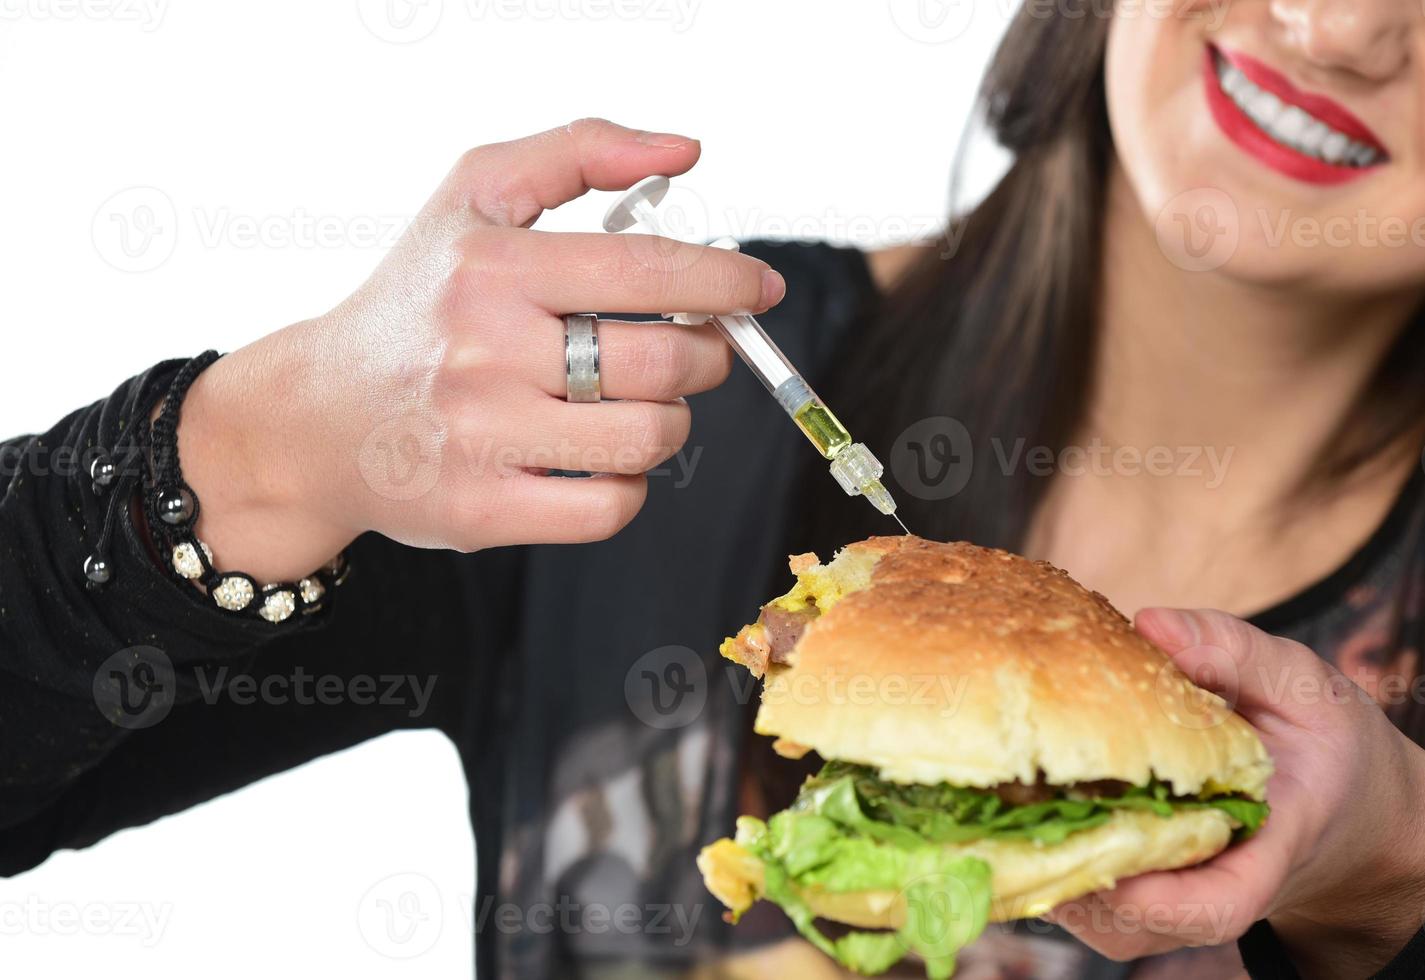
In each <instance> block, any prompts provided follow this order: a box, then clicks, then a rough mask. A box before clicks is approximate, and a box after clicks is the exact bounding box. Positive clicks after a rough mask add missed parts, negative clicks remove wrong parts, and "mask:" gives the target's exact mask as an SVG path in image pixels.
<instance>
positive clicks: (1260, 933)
mask: <svg viewBox="0 0 1425 980" xmlns="http://www.w3.org/2000/svg"><path fill="white" fill-rule="evenodd" d="M1237 949H1238V950H1239V951H1240V952H1241V954H1242V963H1243V965H1244V966H1246V967H1247V974H1248V976H1250V977H1251V978H1252V980H1301V974H1299V973H1297V971H1296V967H1294V966H1292V964H1291V959H1290V957H1288V956H1287V953H1286V949H1285V948H1284V947H1283V946H1282V944H1281V940H1280V939H1278V938H1277V934H1276V931H1275V930H1273V929H1272V926H1271V923H1270V922H1267V921H1266V920H1263V921H1261V922H1258V923H1256V924H1255V925H1253V926H1252V928H1250V929H1248V930H1247V933H1246V935H1244V936H1243V937H1242V938H1241V939H1239V940H1237ZM1418 977H1425V929H1421V930H1420V931H1419V932H1417V933H1416V934H1415V935H1414V936H1412V937H1410V942H1408V943H1406V944H1405V948H1404V949H1402V950H1401V951H1400V952H1399V953H1398V954H1396V957H1395V959H1393V960H1391V961H1390V962H1389V963H1388V964H1386V966H1385V968H1384V969H1382V970H1381V971H1380V972H1378V973H1376V974H1375V977H1374V980H1415V978H1418Z"/></svg>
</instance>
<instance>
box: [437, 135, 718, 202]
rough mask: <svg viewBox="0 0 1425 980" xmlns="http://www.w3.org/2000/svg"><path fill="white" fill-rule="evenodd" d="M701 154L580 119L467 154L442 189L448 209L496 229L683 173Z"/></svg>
mask: <svg viewBox="0 0 1425 980" xmlns="http://www.w3.org/2000/svg"><path fill="white" fill-rule="evenodd" d="M701 152H702V150H701V147H700V146H699V144H698V141H697V140H695V139H692V138H690V137H687V136H677V135H674V134H671V133H651V132H646V131H644V130H637V129H629V128H627V127H626V126H619V125H617V124H616V123H611V122H609V121H608V120H607V119H579V120H576V121H575V122H572V123H570V124H569V125H567V126H560V127H558V128H556V129H551V130H549V131H547V132H544V133H539V134H537V135H535V136H527V137H525V138H524V139H517V140H511V141H509V142H507V143H493V144H490V145H488V146H480V147H476V148H475V149H473V150H470V151H469V152H468V153H466V154H465V155H464V156H463V157H461V158H460V162H459V163H457V164H456V166H455V169H454V170H453V171H452V172H451V174H450V176H449V177H448V178H447V179H446V183H445V185H444V187H445V190H446V192H447V194H448V195H449V198H450V203H451V204H454V205H464V206H467V207H471V208H473V209H475V210H476V211H477V212H479V213H480V214H481V215H482V216H483V217H484V218H485V219H486V220H488V221H490V222H491V223H493V224H500V225H509V226H512V227H528V226H529V225H530V224H532V223H533V222H534V220H535V219H536V218H538V217H539V216H540V214H541V213H542V212H544V211H547V210H549V209H551V208H557V207H559V206H560V205H561V204H565V203H567V202H569V201H572V200H574V199H575V198H577V197H580V196H582V195H583V194H584V193H586V192H587V191H589V190H601V191H608V190H622V189H624V188H626V187H630V186H632V185H633V184H636V183H637V182H638V181H640V180H642V179H643V178H644V177H649V176H652V175H653V174H662V175H664V176H670V177H671V176H676V175H678V174H681V173H685V172H687V171H688V170H689V169H691V168H692V166H693V164H695V163H697V161H698V156H699V154H700V153H701Z"/></svg>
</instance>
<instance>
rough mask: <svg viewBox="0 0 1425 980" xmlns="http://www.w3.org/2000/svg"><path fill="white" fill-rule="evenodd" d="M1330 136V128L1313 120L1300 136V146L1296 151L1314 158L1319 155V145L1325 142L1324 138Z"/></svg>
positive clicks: (1317, 120) (1319, 121) (1318, 120)
mask: <svg viewBox="0 0 1425 980" xmlns="http://www.w3.org/2000/svg"><path fill="white" fill-rule="evenodd" d="M1330 135H1331V127H1329V126H1327V125H1326V124H1325V123H1324V122H1322V121H1321V120H1320V119H1313V120H1311V122H1310V123H1309V124H1308V125H1307V127H1306V130H1305V131H1304V132H1303V133H1302V134H1301V145H1300V146H1299V147H1297V149H1299V150H1301V152H1302V153H1309V154H1311V155H1312V156H1314V157H1319V156H1320V155H1321V144H1322V143H1324V142H1325V141H1326V137H1328V136H1330Z"/></svg>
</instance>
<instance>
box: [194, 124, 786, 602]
mask: <svg viewBox="0 0 1425 980" xmlns="http://www.w3.org/2000/svg"><path fill="white" fill-rule="evenodd" d="M698 154H699V147H698V144H697V142H696V141H694V140H691V139H687V138H685V137H680V136H669V135H663V134H656V133H646V132H638V131H635V130H631V129H625V128H623V127H621V126H616V125H614V124H613V123H610V122H606V121H603V120H581V121H579V122H576V123H573V124H571V125H569V126H566V127H563V128H560V129H556V130H551V131H550V132H547V133H543V134H540V135H538V136H533V137H530V138H528V139H523V140H517V141H515V142H511V143H502V144H498V145H493V146H485V147H480V148H479V149H475V150H472V151H470V152H469V153H467V154H466V155H465V156H464V157H462V158H461V160H460V161H459V162H458V163H457V164H456V166H455V169H454V170H453V171H452V172H451V174H450V176H449V177H448V178H447V179H446V181H445V183H444V184H442V186H441V187H440V188H439V189H438V190H437V191H436V193H435V196H434V197H433V198H432V199H431V200H430V202H429V203H428V204H427V205H426V206H425V208H424V209H423V210H422V211H421V213H420V215H419V216H418V217H417V218H416V220H415V221H414V223H413V224H412V226H411V227H410V229H409V230H408V231H407V233H406V234H405V236H404V237H403V239H402V240H401V242H400V243H399V244H398V245H397V246H396V248H395V249H394V250H393V251H392V253H391V254H390V255H389V256H388V257H387V258H386V260H385V261H384V262H383V263H382V264H381V266H380V267H379V268H378V269H377V270H376V272H375V274H374V275H373V276H372V277H371V279H370V280H369V281H368V282H367V283H366V284H365V285H364V286H362V287H361V288H360V289H359V290H357V292H356V293H354V294H353V295H352V296H351V297H350V298H349V299H347V300H346V301H345V302H343V303H342V304H341V305H340V306H338V307H337V308H336V309H334V310H333V311H332V312H330V313H328V314H326V315H325V316H322V317H318V318H316V319H314V320H309V321H306V322H303V323H298V324H296V325H294V326H291V327H288V328H287V329H285V330H282V331H279V332H278V333H276V334H273V335H271V336H269V337H265V338H263V339H262V340H260V341H258V342H257V343H255V344H252V345H250V346H248V347H245V348H243V349H242V350H239V351H237V352H235V353H233V354H231V355H229V356H227V357H225V358H223V359H222V360H220V361H219V362H218V363H217V364H216V365H214V366H213V367H212V368H210V369H209V370H208V371H207V372H205V373H204V374H203V375H202V376H200V378H199V379H198V381H197V383H196V384H195V385H194V387H193V390H192V392H191V393H190V395H189V397H188V400H187V401H186V402H185V404H184V412H183V423H182V426H181V427H180V453H181V456H182V460H183V466H184V474H185V477H186V478H187V479H188V482H189V483H190V484H191V485H192V486H193V488H194V490H195V491H196V492H197V493H198V495H199V497H200V498H201V500H202V503H203V510H202V514H201V519H200V523H199V526H198V528H197V532H198V535H199V537H200V538H202V539H203V540H204V541H205V542H207V543H208V544H209V545H210V546H211V547H212V548H213V551H214V553H215V555H216V563H217V565H218V567H220V568H232V569H238V568H240V569H243V570H245V571H248V572H249V573H252V574H254V575H256V576H258V577H259V578H260V579H272V580H276V579H284V578H287V579H290V578H294V577H298V576H301V575H305V574H307V573H308V572H310V571H311V569H313V568H315V567H316V566H317V565H319V564H321V563H322V562H323V561H325V560H326V559H327V558H328V557H330V556H331V555H332V554H334V553H335V552H336V551H338V550H339V549H340V548H341V547H343V546H344V545H345V544H346V543H348V542H349V541H350V540H351V539H352V538H354V537H355V536H356V535H358V534H360V533H361V532H363V531H366V530H376V531H380V532H381V533H383V534H385V535H387V536H388V537H391V538H394V539H396V540H398V541H402V542H406V543H408V544H413V545H417V546H421V547H431V548H455V549H459V550H461V551H473V550H476V549H480V548H485V547H489V546H492V545H502V544H511V543H535V542H577V541H592V540H596V539H601V538H606V537H608V536H610V535H612V534H613V533H615V532H616V531H618V530H619V529H620V528H621V527H623V525H624V524H626V523H627V522H628V521H629V520H630V519H632V518H633V516H634V514H635V513H637V511H638V510H639V508H640V507H641V506H642V503H643V500H644V495H645V492H646V485H645V477H644V476H643V474H644V472H645V471H647V470H648V469H650V468H652V467H654V466H657V465H658V464H659V463H661V462H662V461H664V460H666V459H668V458H669V457H671V456H673V455H674V454H675V453H676V452H677V451H678V450H679V448H680V447H681V446H682V445H683V442H684V440H685V439H686V438H687V435H688V428H689V424H690V423H689V413H688V408H687V406H686V405H685V404H684V403H683V402H682V401H681V398H682V396H684V395H689V394H693V393H695V392H698V391H703V390H704V389H707V388H711V387H713V386H715V385H717V384H719V383H720V382H721V381H722V380H723V379H724V378H725V377H726V376H727V373H728V371H729V369H730V365H731V353H730V351H729V348H728V346H727V344H726V343H724V342H723V341H722V340H721V338H720V337H719V336H718V335H717V333H716V332H715V330H714V328H713V327H711V326H704V327H698V328H690V327H680V326H674V325H672V324H667V323H658V324H647V323H640V324H620V323H606V324H605V325H604V326H603V327H602V329H601V331H600V347H601V375H602V380H603V393H604V397H605V398H609V399H620V401H617V402H613V401H610V402H606V403H603V404H568V403H566V402H565V401H564V393H565V377H564V327H563V322H562V320H561V316H562V315H563V314H566V313H585V312H593V311H596V310H618V311H624V312H629V313H652V314H662V313H664V312H669V311H684V310H692V311H697V312H700V313H727V312H734V311H761V310H765V309H767V308H768V307H770V306H772V305H775V304H776V303H778V302H780V300H781V298H782V295H783V293H784V291H785V286H784V284H783V282H782V279H781V277H780V276H779V275H777V274H776V273H775V272H773V271H772V270H771V269H770V268H769V267H768V266H767V265H766V263H764V262H761V261H759V260H757V259H754V258H750V257H748V256H743V255H738V254H735V253H729V252H724V251H721V250H718V249H710V248H703V247H700V246H693V245H682V244H676V243H673V242H669V241H666V240H663V239H657V238H650V237H647V236H636V235H619V236H614V235H607V234H600V233H596V234H550V233H545V232H536V231H531V230H529V226H530V225H532V224H533V223H534V221H535V219H537V218H538V217H539V216H540V214H541V213H543V212H544V211H545V210H547V209H550V208H554V207H558V206H559V205H560V204H563V203H565V202H566V201H569V200H572V199H573V198H576V197H579V196H580V195H582V194H583V193H585V191H587V190H589V189H591V188H594V189H600V190H614V189H621V188H625V187H628V186H630V185H632V184H633V183H635V182H636V181H638V180H640V179H641V178H643V177H646V176H648V175H650V174H665V175H671V174H679V173H682V172H684V171H686V170H688V169H689V168H690V167H692V166H693V164H694V163H695V162H696V161H697V158H698ZM547 469H566V470H582V471H589V472H595V473H602V474H608V475H607V476H603V477H601V478H597V479H584V480H570V479H558V478H549V477H546V476H543V475H541V474H542V473H543V472H544V471H545V470H547Z"/></svg>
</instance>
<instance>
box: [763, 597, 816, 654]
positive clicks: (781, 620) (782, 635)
mask: <svg viewBox="0 0 1425 980" xmlns="http://www.w3.org/2000/svg"><path fill="white" fill-rule="evenodd" d="M819 614H820V610H819V609H817V608H816V605H815V604H811V605H808V606H805V607H803V608H802V609H798V610H796V611H795V612H793V611H792V610H789V609H782V608H781V607H779V606H763V607H762V615H761V616H759V617H758V618H757V621H758V622H759V623H761V624H762V628H763V629H764V630H766V631H767V648H768V655H769V658H770V659H771V661H772V663H774V664H785V663H787V655H788V654H789V653H791V652H792V648H793V647H795V646H796V645H797V641H798V640H800V639H801V638H802V634H803V633H805V632H806V628H807V624H808V623H810V622H811V621H812V620H813V619H816V617H817V616H818V615H819Z"/></svg>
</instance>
